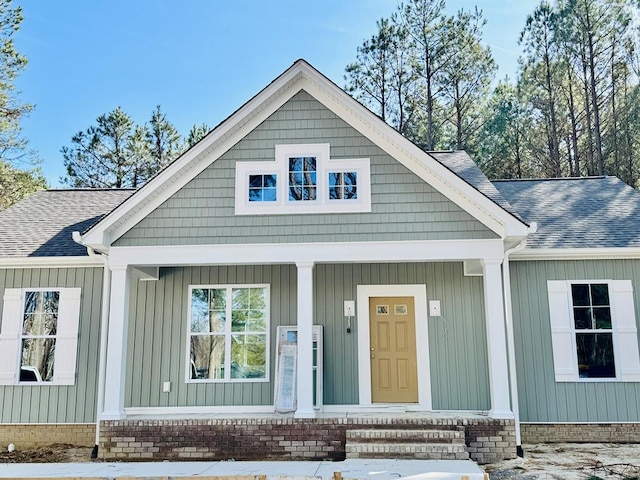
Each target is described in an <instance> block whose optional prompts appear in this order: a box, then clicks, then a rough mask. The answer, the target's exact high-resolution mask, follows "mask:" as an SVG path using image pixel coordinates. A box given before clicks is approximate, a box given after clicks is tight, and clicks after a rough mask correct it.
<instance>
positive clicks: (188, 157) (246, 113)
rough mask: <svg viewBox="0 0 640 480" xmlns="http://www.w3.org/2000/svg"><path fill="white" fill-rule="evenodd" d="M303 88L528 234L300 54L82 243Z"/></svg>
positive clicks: (492, 217) (128, 216)
mask: <svg viewBox="0 0 640 480" xmlns="http://www.w3.org/2000/svg"><path fill="white" fill-rule="evenodd" d="M302 89H304V90H306V91H307V92H309V94H311V95H312V96H314V97H315V98H316V99H318V100H319V101H320V102H322V103H323V104H324V105H325V106H326V107H327V108H328V109H330V110H331V111H333V112H334V113H336V115H338V116H339V117H341V118H343V119H344V120H345V121H346V122H348V123H349V124H350V125H351V126H352V127H353V128H355V129H356V130H357V131H359V132H360V133H361V134H362V135H364V136H365V137H367V138H369V139H370V140H371V141H372V142H373V143H375V144H376V145H378V146H379V147H380V148H382V149H383V150H385V151H386V152H387V153H388V154H389V155H391V156H392V157H394V158H395V159H396V160H398V161H399V162H400V163H402V164H403V165H405V166H406V167H407V168H409V169H410V170H411V171H413V172H414V173H416V174H417V175H418V176H419V177H420V178H422V179H423V180H425V181H426V182H428V183H429V184H430V185H431V186H433V187H434V188H435V189H436V190H438V191H439V192H441V193H442V194H443V195H445V196H446V197H447V198H449V199H450V200H451V201H453V202H454V203H456V204H457V205H458V206H460V207H461V208H462V209H463V210H465V211H467V212H468V213H469V214H470V215H472V216H473V217H475V218H477V219H478V220H479V221H480V222H482V223H483V224H484V225H486V226H487V227H488V228H490V229H491V230H492V231H494V232H495V233H496V234H498V235H499V236H500V237H501V238H503V239H504V238H507V237H511V236H514V237H519V236H522V237H525V236H526V235H527V234H528V233H529V227H528V226H527V225H526V224H524V223H523V222H522V221H520V220H519V219H517V218H516V217H514V216H513V215H512V214H511V213H509V212H507V211H506V210H504V209H503V208H502V207H500V206H499V205H497V204H496V203H494V202H493V201H492V200H490V199H489V198H488V197H486V196H485V195H483V194H482V193H480V192H479V191H478V190H476V189H475V188H474V187H472V186H471V185H469V184H468V183H467V182H465V181H464V180H462V179H461V178H460V177H458V176H457V175H456V174H455V173H453V172H452V171H450V170H449V169H447V168H446V167H444V166H443V165H442V164H440V163H439V162H438V161H437V160H435V159H434V158H433V157H431V156H430V155H429V154H427V153H425V152H424V151H422V150H421V149H420V148H418V147H417V146H416V145H414V144H413V143H411V142H410V141H409V140H407V139H406V138H404V137H403V136H402V135H400V134H399V133H398V132H396V131H395V130H394V129H393V128H391V127H390V126H388V125H386V124H384V122H382V121H381V120H380V119H379V118H377V117H376V116H375V115H374V114H373V113H372V112H370V111H369V110H367V109H366V108H365V107H363V106H362V105H360V104H359V103H358V102H356V101H355V100H354V99H353V98H351V97H350V96H349V95H347V93H346V92H344V91H343V90H342V89H340V88H339V87H338V86H337V85H335V84H334V83H332V82H331V81H329V80H328V79H327V78H326V77H324V76H323V75H322V74H320V73H319V72H318V71H317V70H315V69H314V68H313V67H311V66H310V65H309V64H307V63H306V62H305V61H303V60H300V61H298V62H296V63H295V64H294V65H293V66H291V67H290V68H289V69H288V70H286V71H285V72H284V73H283V74H282V75H280V76H279V77H278V78H276V79H275V80H274V81H273V82H272V83H270V84H269V85H268V86H267V87H266V88H265V89H263V90H262V91H261V92H260V93H258V94H257V95H256V96H255V97H253V98H252V99H251V100H249V101H248V102H247V103H245V104H244V105H243V106H242V107H241V108H240V109H238V110H237V111H236V112H235V113H234V114H233V115H231V116H230V117H229V118H228V119H226V120H225V121H224V122H223V123H221V124H220V125H219V126H218V127H216V128H215V129H214V130H213V131H212V132H210V133H209V134H208V135H207V136H206V137H205V138H204V139H203V140H202V141H201V142H199V143H198V144H196V145H195V146H194V147H193V148H191V149H190V150H188V151H187V152H186V153H185V154H184V155H182V156H181V157H180V158H179V159H178V160H176V161H175V162H174V163H172V164H171V165H169V166H168V167H167V168H165V169H164V170H162V171H161V172H160V173H159V174H158V175H157V176H156V177H154V178H153V179H152V180H151V181H149V182H148V183H146V184H145V185H144V186H143V187H142V188H141V189H140V190H138V192H136V193H135V194H134V195H132V196H131V197H130V198H128V199H127V200H125V201H124V202H123V203H122V204H121V205H120V206H118V207H117V208H116V209H115V210H114V211H113V212H111V213H110V214H109V215H107V216H106V217H105V218H103V219H102V220H101V221H100V222H98V223H97V224H96V225H95V226H94V227H92V228H91V229H90V230H89V231H88V232H87V233H86V234H85V235H83V239H82V242H83V244H84V245H88V246H91V247H94V248H104V247H107V246H109V245H110V244H111V243H112V242H113V241H115V240H116V239H117V238H119V237H120V236H121V235H123V234H124V233H125V232H126V231H128V230H129V229H130V228H132V227H133V226H134V225H135V224H136V223H138V222H139V221H141V220H142V219H143V218H145V217H146V216H147V215H149V214H150V213H151V212H152V211H153V210H154V209H155V208H157V207H158V206H159V205H160V204H162V202H164V201H165V200H167V199H168V198H169V197H171V196H172V195H173V194H174V193H176V192H177V191H178V190H180V189H181V188H182V187H183V186H184V185H186V184H187V182H189V181H190V180H191V179H193V178H194V177H195V176H196V175H198V174H199V173H200V172H202V171H203V170H204V169H205V168H206V167H208V166H209V165H210V164H211V163H213V162H214V161H215V160H216V159H218V158H219V157H220V156H221V155H222V154H223V153H224V152H226V151H227V150H229V149H230V148H231V147H232V146H233V145H235V144H236V143H237V142H238V141H240V140H241V139H242V138H243V137H244V136H246V135H247V134H248V133H249V132H251V131H252V130H253V129H254V128H256V127H257V126H258V125H259V124H260V123H261V122H263V121H264V120H265V119H266V118H268V116H269V115H271V114H272V113H273V112H275V111H276V110H277V109H278V108H280V107H281V106H282V105H283V104H284V103H285V102H286V101H288V100H289V99H291V98H292V97H293V96H294V95H295V94H296V93H298V92H299V91H300V90H302Z"/></svg>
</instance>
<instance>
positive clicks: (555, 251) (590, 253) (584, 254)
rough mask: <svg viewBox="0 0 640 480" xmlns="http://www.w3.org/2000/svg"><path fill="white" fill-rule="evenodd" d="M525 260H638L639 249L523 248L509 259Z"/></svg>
mask: <svg viewBox="0 0 640 480" xmlns="http://www.w3.org/2000/svg"><path fill="white" fill-rule="evenodd" d="M509 259H510V260H514V261H525V260H602V259H605V260H618V259H620V260H624V259H640V247H611V248H529V247H527V248H525V249H524V250H522V251H520V252H517V253H514V254H513V255H511V256H510V257H509Z"/></svg>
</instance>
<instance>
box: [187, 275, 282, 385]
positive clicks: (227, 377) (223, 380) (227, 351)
mask: <svg viewBox="0 0 640 480" xmlns="http://www.w3.org/2000/svg"><path fill="white" fill-rule="evenodd" d="M199 288H207V289H223V288H224V289H225V290H227V293H228V295H230V292H231V291H232V289H234V288H264V289H266V305H265V311H266V312H267V327H266V331H265V335H266V340H265V345H266V352H265V356H266V359H265V378H231V371H230V368H225V378H219V379H216V378H211V379H203V380H195V379H192V378H191V298H192V291H193V290H195V289H199ZM187 295H188V297H187V309H188V311H187V348H186V349H185V351H186V359H185V383H191V384H196V385H197V384H201V383H267V382H269V372H270V358H271V352H270V345H271V344H270V329H271V286H270V285H269V284H268V283H255V284H254V283H252V284H203V285H189V288H188V293H187ZM227 306H228V308H230V306H231V303H230V302H229V298H228V297H227ZM237 333H241V332H237ZM232 334H233V332H232V331H231V315H228V319H227V322H226V325H225V331H224V336H225V346H224V348H225V353H224V355H225V359H224V363H225V367H226V366H227V365H229V366H230V365H231V335H232Z"/></svg>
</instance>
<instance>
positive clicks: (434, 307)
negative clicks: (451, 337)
mask: <svg viewBox="0 0 640 480" xmlns="http://www.w3.org/2000/svg"><path fill="white" fill-rule="evenodd" d="M429 316H430V317H441V316H442V313H441V311H440V300H429Z"/></svg>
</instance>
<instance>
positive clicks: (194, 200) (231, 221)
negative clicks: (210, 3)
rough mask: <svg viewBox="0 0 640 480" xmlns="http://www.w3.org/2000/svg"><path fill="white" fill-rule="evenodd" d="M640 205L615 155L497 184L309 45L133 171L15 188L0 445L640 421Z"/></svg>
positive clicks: (304, 442)
mask: <svg viewBox="0 0 640 480" xmlns="http://www.w3.org/2000/svg"><path fill="white" fill-rule="evenodd" d="M639 220H640V194H639V193H638V192H636V191H635V190H633V189H631V188H630V187H627V186H626V185H624V184H623V183H622V182H620V181H619V180H617V179H615V178H611V177H601V178H589V179H563V180H530V181H517V180H515V181H497V182H493V183H492V182H489V181H488V180H487V178H486V177H485V176H484V175H483V174H482V173H481V171H480V170H479V169H478V168H477V167H476V166H475V164H474V162H473V160H472V159H470V158H469V156H468V155H467V154H466V153H464V152H431V153H428V152H424V151H422V150H421V149H419V148H418V147H417V146H415V145H414V144H412V143H411V142H409V141H408V140H406V139H405V138H403V137H402V136H401V135H399V134H398V133H397V132H396V131H395V130H393V129H392V128H390V127H389V126H388V125H386V124H385V123H384V122H382V121H381V120H380V119H379V118H378V117H376V116H375V115H374V114H372V113H371V112H370V111H368V110H367V109H366V108H364V107H363V106H362V105H360V104H359V103H358V102H356V101H355V100H353V99H352V98H351V97H350V96H348V95H347V94H346V93H345V92H344V91H342V90H341V89H340V88H339V87H338V86H336V85H335V84H333V83H332V82H331V81H329V80H328V79H327V78H326V77H324V76H323V75H322V74H321V73H319V72H318V71H317V70H315V69H314V68H313V67H311V66H310V65H309V64H308V63H306V62H305V61H304V60H298V61H297V62H295V63H294V64H293V65H292V66H291V67H290V68H289V69H288V70H286V71H285V72H284V73H283V74H282V75H280V76H279V77H278V78H276V79H275V80H274V81H273V82H272V83H270V84H269V85H268V86H267V87H266V88H265V89H264V90H262V91H261V92H259V93H258V94H257V95H256V96H255V97H253V98H252V99H251V100H249V101H248V102H247V103H246V104H244V105H243V106H242V107H240V108H239V109H238V110H237V111H236V112H234V113H233V114H232V115H231V116H230V117H229V118H227V119H226V120H225V121H224V122H222V123H221V124H220V125H219V126H218V127H216V128H215V129H214V130H212V131H211V132H210V133H209V134H208V135H207V136H206V137H205V138H204V139H203V140H202V141H200V142H199V143H198V144H197V145H195V146H194V147H193V148H191V149H190V150H189V151H187V152H186V153H185V154H183V155H182V156H181V157H180V158H179V159H177V160H176V161H175V162H173V163H172V164H171V165H169V166H168V167H166V168H165V169H164V170H162V171H161V172H160V173H159V174H158V175H156V176H155V177H154V178H153V179H151V180H150V181H149V182H148V183H147V184H145V185H144V186H143V187H142V188H140V189H139V190H137V191H135V192H133V191H130V190H95V191H88V190H62V191H44V192H38V193H36V194H33V195H32V196H30V197H28V198H27V199H25V200H23V201H22V202H21V203H19V204H17V205H15V206H13V207H11V208H9V209H8V210H6V211H5V212H2V213H0V291H2V303H1V304H0V307H1V311H2V318H1V324H0V356H1V358H2V359H3V363H2V364H1V365H0V445H1V444H3V443H9V441H12V442H13V443H15V444H16V446H18V447H20V446H21V445H27V444H29V442H31V443H33V442H35V441H36V439H37V438H38V437H39V435H40V434H41V432H42V431H43V430H46V431H47V439H48V440H50V439H54V440H57V441H68V440H67V439H69V438H71V439H75V441H76V442H78V441H82V442H85V443H87V444H94V442H95V444H96V445H97V446H99V448H97V454H98V455H99V456H101V457H102V458H122V459H128V460H139V459H145V458H153V459H176V458H177V459H220V458H230V457H233V458H247V459H250V458H265V457H268V456H277V457H279V458H291V459H321V458H333V459H339V458H344V456H345V455H350V456H361V457H366V456H375V455H379V453H378V452H377V451H376V449H375V446H374V447H372V445H375V441H386V442H387V447H388V448H387V451H388V452H391V454H392V455H400V454H402V453H403V452H404V453H406V451H407V450H408V449H406V448H404V449H403V445H402V444H401V442H413V443H420V445H419V446H417V447H415V448H414V451H416V452H418V454H416V456H427V455H428V454H432V455H434V456H436V457H438V458H465V457H467V456H470V457H471V458H472V459H474V460H476V461H478V462H480V463H487V462H492V461H496V460H499V459H504V458H512V457H514V456H515V455H516V451H517V447H518V446H519V445H520V444H521V442H522V441H523V440H524V441H559V440H574V441H582V440H585V439H589V440H599V441H607V440H627V441H635V438H637V434H638V432H640V427H639V426H640V406H639V402H638V400H637V398H638V393H640V361H639V358H638V334H637V317H638V315H637V308H638V305H640V299H639V298H638V290H639V289H640V288H639V287H638V282H639V281H640V273H639V272H640V268H638V267H639V266H640V264H639V260H638V259H639V258H640V248H639V247H640V238H639V237H640V228H639V225H640V222H639ZM381 431H384V432H383V433H382V434H381V433H380V432H381ZM94 436H95V438H94ZM434 436H435V437H437V438H438V441H437V442H436V441H435V440H434V438H433V437H434ZM385 439H386V440H385ZM416 439H419V440H416ZM434 442H435V444H436V445H437V447H433V448H431V447H430V445H431V443H434ZM445 442H448V443H446V444H445V445H444V446H443V445H442V444H443V443H445ZM394 449H395V450H394Z"/></svg>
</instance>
